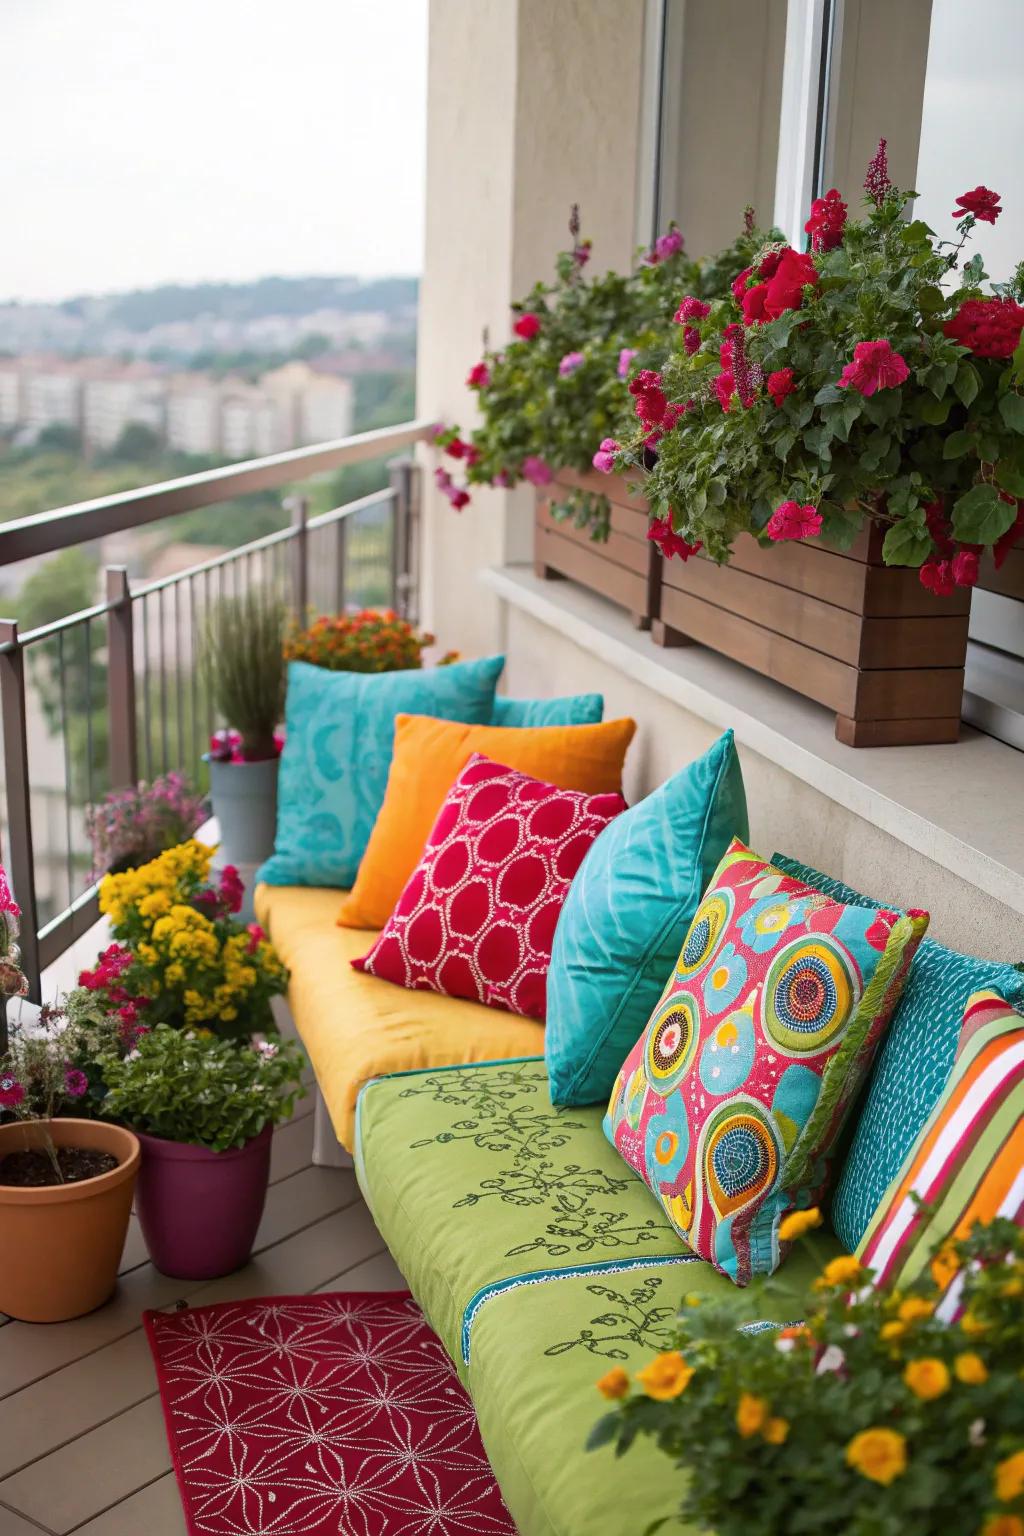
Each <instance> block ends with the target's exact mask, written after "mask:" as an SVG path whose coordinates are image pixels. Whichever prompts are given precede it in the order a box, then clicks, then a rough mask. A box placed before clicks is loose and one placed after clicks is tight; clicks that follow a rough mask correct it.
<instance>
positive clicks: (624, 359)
mask: <svg viewBox="0 0 1024 1536" xmlns="http://www.w3.org/2000/svg"><path fill="white" fill-rule="evenodd" d="M634 357H636V347H623V349H622V351H621V352H620V353H619V367H618V375H619V378H620V379H625V378H628V377H629V369H630V364H631V363H632V361H633V359H634Z"/></svg>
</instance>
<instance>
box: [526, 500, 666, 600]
mask: <svg viewBox="0 0 1024 1536" xmlns="http://www.w3.org/2000/svg"><path fill="white" fill-rule="evenodd" d="M573 489H579V490H585V491H593V492H594V493H595V494H597V495H604V496H607V497H608V500H609V501H610V502H611V506H612V513H611V533H610V534H609V536H608V540H607V542H606V543H603V544H597V543H595V542H594V540H593V539H591V537H590V535H589V533H588V532H587V530H586V529H585V528H582V529H581V528H574V527H573V525H572V523H571V522H564V523H559V522H556V521H555V520H554V518H553V517H552V516H551V511H550V508H551V504H552V503H553V502H558V501H560V500H562V499H564V497H565V495H566V493H567V492H568V491H570V490H573ZM647 526H648V519H647V503H646V502H645V501H642V500H640V498H639V497H636V496H631V495H630V494H629V492H628V491H627V490H626V488H625V485H624V483H623V481H622V480H621V479H620V478H618V477H617V476H615V475H598V474H586V475H578V474H575V473H574V472H573V471H572V470H563V471H562V472H561V473H560V474H559V475H557V476H556V478H555V479H554V480H553V481H552V483H551V484H550V485H546V486H544V487H543V488H542V489H541V490H538V492H537V503H536V517H535V522H534V562H535V569H536V571H537V575H538V576H543V577H546V578H548V579H549V580H550V579H554V578H556V577H560V576H567V577H569V578H570V579H571V580H573V581H576V582H579V584H580V585H581V586H584V587H589V589H590V590H591V592H598V593H600V595H601V596H602V597H607V598H609V599H610V601H611V602H613V603H617V604H618V605H619V607H620V608H625V609H626V610H627V611H628V613H629V615H630V617H631V618H632V620H633V623H634V624H635V625H636V627H637V628H638V629H649V628H650V627H651V619H652V618H653V616H654V615H655V613H656V612H657V609H656V608H655V607H654V601H655V598H656V595H657V590H658V583H659V580H660V571H659V567H660V565H661V557H660V556H659V554H658V551H657V550H656V549H655V547H654V545H653V544H652V543H651V542H650V540H649V539H648V538H647Z"/></svg>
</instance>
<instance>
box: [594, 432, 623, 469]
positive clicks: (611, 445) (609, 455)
mask: <svg viewBox="0 0 1024 1536" xmlns="http://www.w3.org/2000/svg"><path fill="white" fill-rule="evenodd" d="M618 451H619V444H618V443H617V442H616V441H615V439H614V437H603V438H602V439H601V446H600V448H599V449H598V450H597V452H596V453H595V454H594V457H593V458H592V459H591V461H590V462H591V463H592V464H593V466H594V468H595V469H596V470H597V471H598V472H599V473H600V474H602V475H610V474H611V472H612V470H613V469H614V468H615V455H616V454H617V453H618Z"/></svg>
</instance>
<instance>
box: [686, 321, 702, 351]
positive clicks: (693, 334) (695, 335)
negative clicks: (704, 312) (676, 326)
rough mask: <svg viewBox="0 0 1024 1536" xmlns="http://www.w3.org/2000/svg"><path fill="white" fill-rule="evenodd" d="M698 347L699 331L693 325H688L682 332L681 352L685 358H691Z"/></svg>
mask: <svg viewBox="0 0 1024 1536" xmlns="http://www.w3.org/2000/svg"><path fill="white" fill-rule="evenodd" d="M699 347H700V331H698V329H697V327H696V326H695V325H688V326H686V327H685V329H684V330H683V350H684V351H685V353H686V355H687V357H692V356H693V354H694V353H695V352H696V351H697V350H698V349H699Z"/></svg>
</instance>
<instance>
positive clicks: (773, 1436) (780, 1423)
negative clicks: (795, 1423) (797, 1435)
mask: <svg viewBox="0 0 1024 1536" xmlns="http://www.w3.org/2000/svg"><path fill="white" fill-rule="evenodd" d="M761 1434H762V1437H763V1438H764V1439H765V1440H767V1442H768V1444H769V1445H784V1444H785V1443H786V1436H787V1435H788V1434H789V1420H788V1419H780V1418H772V1419H769V1420H768V1423H767V1424H766V1425H765V1426H764V1429H762V1431H761Z"/></svg>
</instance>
